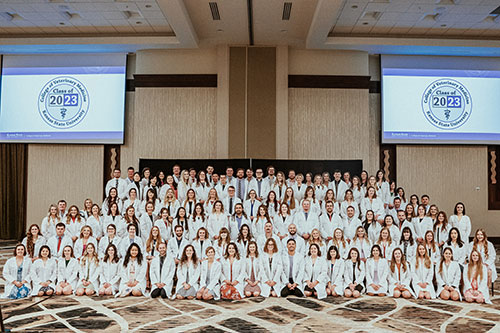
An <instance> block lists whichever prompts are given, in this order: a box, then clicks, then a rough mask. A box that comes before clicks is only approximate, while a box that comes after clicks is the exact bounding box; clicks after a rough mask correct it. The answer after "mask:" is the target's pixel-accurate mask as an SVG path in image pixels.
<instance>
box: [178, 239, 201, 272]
mask: <svg viewBox="0 0 500 333" xmlns="http://www.w3.org/2000/svg"><path fill="white" fill-rule="evenodd" d="M188 248H191V249H193V256H192V257H191V262H192V263H193V266H194V267H196V266H197V265H198V256H197V255H196V251H195V250H194V246H193V245H191V244H189V245H187V246H186V247H185V248H184V250H183V251H182V256H181V260H180V263H179V265H180V266H182V265H184V264H185V263H187V262H188V257H187V254H186V250H187V249H188Z"/></svg>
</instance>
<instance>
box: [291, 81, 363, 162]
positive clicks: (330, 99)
mask: <svg viewBox="0 0 500 333" xmlns="http://www.w3.org/2000/svg"><path fill="white" fill-rule="evenodd" d="M368 100H369V99H368V90H367V89H306V88H290V89H289V96H288V112H289V114H288V124H289V133H288V156H289V158H290V159H335V160H337V159H338V160H341V159H363V161H366V162H365V163H368V165H370V163H371V162H370V141H371V140H370V131H369V128H370V121H369V106H368Z"/></svg>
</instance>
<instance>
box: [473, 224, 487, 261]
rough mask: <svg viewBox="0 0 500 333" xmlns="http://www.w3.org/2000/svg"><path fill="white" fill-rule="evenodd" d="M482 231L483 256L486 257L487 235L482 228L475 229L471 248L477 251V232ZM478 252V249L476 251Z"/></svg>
mask: <svg viewBox="0 0 500 333" xmlns="http://www.w3.org/2000/svg"><path fill="white" fill-rule="evenodd" d="M478 232H482V233H483V237H484V239H483V248H484V257H485V258H486V259H488V257H489V254H488V236H486V232H485V231H484V229H477V230H476V233H475V234H474V240H473V241H472V249H474V250H476V251H477V245H478V244H479V240H478V239H477V233H478ZM478 252H479V251H478Z"/></svg>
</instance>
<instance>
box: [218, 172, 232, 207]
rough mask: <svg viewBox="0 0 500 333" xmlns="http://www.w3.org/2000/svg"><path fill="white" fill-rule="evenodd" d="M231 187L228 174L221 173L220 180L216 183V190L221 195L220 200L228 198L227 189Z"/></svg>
mask: <svg viewBox="0 0 500 333" xmlns="http://www.w3.org/2000/svg"><path fill="white" fill-rule="evenodd" d="M228 189H229V184H228V183H227V176H226V175H224V174H222V175H220V178H219V182H218V183H217V185H215V190H216V191H217V195H218V196H219V200H221V201H224V199H225V198H227V190H228Z"/></svg>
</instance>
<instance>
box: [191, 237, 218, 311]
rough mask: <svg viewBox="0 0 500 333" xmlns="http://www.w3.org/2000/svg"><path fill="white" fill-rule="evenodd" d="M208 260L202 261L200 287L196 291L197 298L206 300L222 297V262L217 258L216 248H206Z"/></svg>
mask: <svg viewBox="0 0 500 333" xmlns="http://www.w3.org/2000/svg"><path fill="white" fill-rule="evenodd" d="M205 255H206V258H207V260H204V261H203V262H202V263H201V274H200V289H199V290H198V292H197V293H196V298H197V299H200V300H201V299H203V300H205V301H207V300H210V299H215V300H218V299H220V277H221V274H222V266H221V263H220V262H219V261H217V260H215V249H214V248H213V247H212V246H209V247H208V248H207V249H206V250H205Z"/></svg>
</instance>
